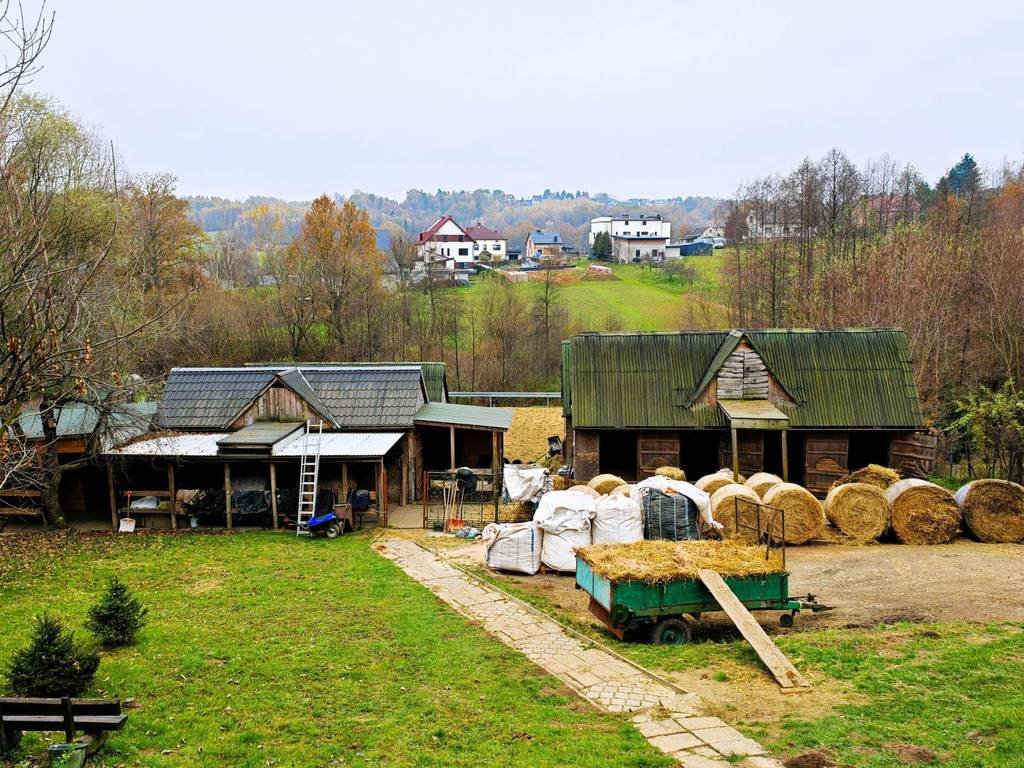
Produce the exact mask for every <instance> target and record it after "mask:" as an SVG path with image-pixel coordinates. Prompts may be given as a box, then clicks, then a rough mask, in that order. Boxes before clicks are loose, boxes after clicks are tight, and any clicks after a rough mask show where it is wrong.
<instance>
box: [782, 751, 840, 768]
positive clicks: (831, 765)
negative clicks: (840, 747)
mask: <svg viewBox="0 0 1024 768" xmlns="http://www.w3.org/2000/svg"><path fill="white" fill-rule="evenodd" d="M782 764H783V765H784V766H785V767H786V768H838V766H839V763H837V762H836V759H835V758H834V757H832V753H831V752H829V751H828V750H827V749H812V750H811V751H810V752H801V753H800V754H799V755H795V756H794V757H790V758H788V759H786V760H783V761H782Z"/></svg>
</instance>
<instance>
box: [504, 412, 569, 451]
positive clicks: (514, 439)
mask: <svg viewBox="0 0 1024 768" xmlns="http://www.w3.org/2000/svg"><path fill="white" fill-rule="evenodd" d="M564 434H565V422H564V421H563V420H562V409H561V407H559V406H526V407H522V408H513V409H512V426H510V427H509V429H508V432H506V433H505V455H506V456H508V457H509V458H511V459H523V460H524V461H532V460H533V459H534V458H535V457H537V456H546V455H547V452H548V437H549V436H550V435H559V436H562V435H564Z"/></svg>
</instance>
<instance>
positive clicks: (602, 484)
mask: <svg viewBox="0 0 1024 768" xmlns="http://www.w3.org/2000/svg"><path fill="white" fill-rule="evenodd" d="M625 483H626V481H625V480H623V479H622V478H621V477H619V476H618V475H598V476H597V477H595V478H594V479H592V480H591V481H590V482H589V483H587V485H588V486H590V487H591V488H593V489H594V490H595V491H597V492H598V494H600V495H601V496H604V495H605V494H606V493H610V492H611V491H612V490H614V489H615V488H618V487H619V486H620V485H624V484H625Z"/></svg>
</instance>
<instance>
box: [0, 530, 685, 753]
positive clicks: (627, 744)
mask: <svg viewBox="0 0 1024 768" xmlns="http://www.w3.org/2000/svg"><path fill="white" fill-rule="evenodd" d="M369 543H370V538H369V537H368V536H366V535H350V536H345V537H343V538H342V539H340V540H337V541H330V542H329V541H326V540H315V541H309V540H305V539H298V538H297V537H295V536H291V535H287V534H272V533H245V534H235V535H192V534H184V535H177V536H139V537H123V538H115V537H112V536H102V537H77V536H74V535H62V536H60V537H59V538H56V539H52V538H51V539H44V538H42V537H33V538H32V539H27V538H21V539H15V538H13V537H11V538H0V627H3V630H4V631H3V633H2V634H0V664H2V665H6V660H7V659H8V658H9V656H10V653H11V651H12V650H14V649H15V648H16V647H19V646H21V645H23V644H24V642H25V640H26V637H27V634H28V630H29V627H30V621H31V618H32V617H33V616H34V615H36V614H39V613H41V612H43V611H49V612H50V613H52V614H55V615H57V616H59V617H61V618H62V619H64V620H65V621H66V622H67V623H68V624H69V625H70V626H71V627H73V628H74V629H75V630H76V633H77V634H78V635H79V636H81V635H83V634H84V630H83V629H82V624H83V621H84V619H85V613H86V609H87V607H88V606H89V605H90V604H91V603H92V602H94V600H95V599H96V597H97V596H98V595H99V594H100V592H101V590H102V588H103V586H104V584H105V580H106V578H107V577H108V576H110V575H112V574H118V575H119V576H120V577H121V578H122V579H124V580H125V581H126V582H127V583H128V584H129V585H130V586H131V587H133V588H134V589H135V590H136V591H137V593H138V594H139V596H140V597H141V598H142V599H143V601H144V602H145V603H146V604H147V605H148V606H149V609H150V613H149V625H148V626H147V628H146V629H145V630H144V631H143V633H142V636H141V640H140V642H139V644H138V645H137V646H135V647H132V648H129V649H125V650H120V651H116V652H114V653H111V654H105V655H104V657H103V662H102V664H101V666H100V670H99V673H98V675H97V678H96V681H95V684H94V687H93V690H92V691H90V692H89V694H90V695H94V696H117V697H121V698H127V697H135V698H136V699H137V700H138V702H139V705H140V707H139V708H138V709H134V710H130V717H129V720H128V726H127V727H126V729H125V730H124V731H122V732H120V733H116V734H113V735H112V736H111V739H110V741H109V742H108V744H107V746H106V747H105V748H104V749H103V750H102V751H101V752H100V753H99V755H97V758H96V759H95V760H94V761H92V762H91V763H90V764H94V765H99V766H115V765H118V766H147V767H149V766H154V767H159V766H224V765H230V766H267V765H280V766H326V765H345V766H370V765H373V766H382V765H389V766H390V765H394V766H481V765H494V766H517V765H519V766H582V765H586V766H609V768H610V767H612V766H635V767H637V768H639V767H640V766H667V765H668V764H669V761H667V759H666V758H664V757H662V756H661V755H660V753H657V752H656V750H654V749H653V748H652V747H650V746H649V745H648V744H647V743H646V741H644V739H643V738H642V737H641V736H640V734H639V733H638V732H637V731H636V730H635V729H634V728H633V727H632V726H631V725H629V724H628V722H627V721H626V720H625V719H623V718H619V717H615V716H611V715H605V714H602V713H600V712H599V711H597V710H596V709H594V708H592V707H590V706H589V705H587V704H585V703H583V702H581V701H580V700H579V699H577V698H576V697H575V696H574V694H572V693H571V692H570V691H569V690H568V689H566V688H564V687H563V686H561V684H560V682H559V681H558V680H557V679H556V678H553V677H550V676H547V675H545V674H543V673H541V672H540V671H539V670H537V669H536V668H535V667H533V666H532V665H531V664H530V663H529V662H527V661H526V660H525V659H524V658H523V657H522V656H520V655H519V654H517V653H516V652H514V651H512V650H511V649H509V648H506V647H505V646H504V645H502V644H501V643H499V642H498V641H497V640H494V639H492V638H490V637H489V636H487V635H486V634H484V633H483V631H482V630H480V629H478V628H476V627H474V626H472V625H470V624H469V623H468V622H466V621H465V620H464V619H463V618H461V617H460V616H458V615H457V614H455V613H453V612H452V611H450V610H449V609H448V608H447V607H445V606H443V605H442V604H441V603H440V602H439V601H438V600H436V599H435V598H434V597H433V596H432V595H431V594H430V592H429V591H428V590H426V589H425V588H423V587H421V586H420V585H418V584H416V583H414V582H413V581H411V580H410V579H408V578H407V577H406V576H405V575H404V574H403V573H401V571H399V570H398V569H397V568H396V567H395V566H393V565H392V564H391V563H390V562H388V561H386V560H384V559H383V558H381V557H379V556H378V555H376V554H375V553H374V552H373V551H372V550H371V549H370V547H369ZM51 736H52V738H57V735H56V734H52V735H51ZM43 748H44V742H43V741H42V740H41V739H40V737H38V736H30V735H26V738H25V740H24V742H23V747H22V748H21V749H20V751H19V754H16V755H14V756H13V763H10V764H14V765H31V764H33V763H32V762H22V761H26V760H30V761H34V760H36V759H38V756H39V754H40V753H41V751H42V749H43ZM0 762H2V761H0Z"/></svg>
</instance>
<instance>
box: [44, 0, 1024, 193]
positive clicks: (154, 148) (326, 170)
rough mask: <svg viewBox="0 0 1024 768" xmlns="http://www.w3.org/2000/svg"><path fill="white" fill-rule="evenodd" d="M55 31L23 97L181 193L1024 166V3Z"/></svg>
mask: <svg viewBox="0 0 1024 768" xmlns="http://www.w3.org/2000/svg"><path fill="white" fill-rule="evenodd" d="M38 2H39V0H24V3H25V6H26V8H28V9H32V8H35V7H37V6H38ZM47 8H49V9H50V10H51V11H53V12H55V14H56V21H55V26H54V31H53V37H52V39H51V42H50V46H49V48H48V49H47V51H46V53H45V58H44V69H43V71H42V72H41V73H40V74H39V75H38V76H37V77H36V78H35V80H34V82H33V83H32V84H31V86H30V87H31V88H32V89H34V90H37V91H41V92H43V93H46V94H48V95H50V96H52V97H53V98H55V99H56V100H58V101H59V102H61V103H63V104H64V105H65V106H66V107H67V108H68V109H70V110H71V111H72V112H73V113H74V114H75V115H76V116H78V117H79V118H81V119H82V120H84V121H86V122H87V123H89V124H92V125H94V126H96V127H97V128H98V129H99V130H100V131H101V132H102V134H103V135H105V136H106V137H108V138H110V139H112V140H113V141H114V143H115V145H116V146H117V148H118V151H119V153H120V154H121V156H122V158H123V159H124V162H125V164H126V165H127V167H128V170H129V171H131V172H169V173H172V174H174V175H175V176H177V177H178V180H179V182H178V190H179V192H180V193H181V194H209V195H220V196H225V197H237V198H244V197H247V196H249V195H254V194H259V195H272V196H276V197H283V198H287V199H293V200H308V199H311V198H312V197H314V196H316V195H318V194H320V193H323V192H327V193H342V194H348V193H350V192H351V191H353V190H356V189H359V190H363V191H366V192H375V193H378V194H385V195H388V196H390V197H397V198H399V199H400V198H402V197H403V196H404V194H405V191H406V190H408V189H411V188H418V189H423V190H426V191H434V190H436V189H438V188H442V189H476V188H490V189H503V190H505V191H506V192H511V193H513V194H516V195H531V194H536V193H540V192H542V191H543V190H544V189H545V188H550V189H552V190H559V189H568V190H587V191H589V192H591V193H596V192H608V193H609V194H612V195H615V196H618V197H620V198H630V197H643V198H660V197H671V196H676V195H682V196H687V195H710V196H727V195H730V194H731V193H732V192H734V191H735V190H736V189H737V187H738V185H739V184H741V183H742V182H744V181H747V180H749V179H751V178H754V177H757V176H763V175H767V174H771V173H784V172H786V171H788V170H790V169H791V168H793V167H794V166H795V165H796V164H797V163H799V162H800V160H801V159H803V158H804V157H811V158H817V157H820V156H821V155H823V154H824V153H825V152H826V151H828V150H829V149H830V148H832V147H840V148H841V149H843V150H844V151H845V152H846V153H847V154H848V155H849V156H850V157H851V159H852V160H853V161H854V162H856V163H857V164H862V163H863V162H864V161H866V160H868V159H870V158H878V157H880V156H881V155H883V154H888V155H889V156H890V157H892V158H894V159H895V160H897V161H899V162H900V163H904V162H911V163H913V164H914V165H915V166H917V168H918V169H919V170H920V171H921V172H922V173H923V174H924V175H925V177H926V178H928V179H929V180H931V181H933V182H934V181H935V180H936V179H938V178H939V176H941V175H942V173H943V172H944V171H945V170H946V169H947V168H948V167H949V166H951V165H952V164H953V163H954V162H956V160H957V159H958V158H959V157H960V156H962V155H963V153H964V152H971V153H972V154H973V155H974V156H975V158H976V159H977V160H978V162H979V163H980V164H981V165H982V166H983V167H986V168H990V169H998V168H1000V167H1002V165H1003V164H1004V163H1005V162H1020V161H1021V159H1024V44H1022V43H1021V40H1022V33H1024V3H1021V2H1019V0H1016V1H1014V2H986V0H975V2H972V3H969V4H965V3H962V2H945V0H932V1H931V2H903V0H887V2H875V0H859V1H858V2H855V3H850V2H844V3H837V2H831V1H830V0H826V1H825V2H821V1H820V0H819V1H818V2H790V1H786V2H763V3H760V2H739V1H738V0H714V1H713V2H707V1H705V2H699V3H698V2H692V1H691V0H676V1H675V2H656V1H647V0H633V1H632V2H628V1H620V2H616V3H612V2H604V1H603V0H584V1H578V0H546V1H544V2H535V1H534V0H517V2H514V3H507V2H506V3H491V2H486V1H485V0H475V1H474V2H455V1H451V0H432V1H431V2H422V1H420V2H410V1H407V0H391V1H390V2H381V1H380V0H378V1H377V2H371V1H367V0H363V1H362V2H350V1H346V0H341V1H340V2H326V1H325V2H312V0H291V1H290V2H286V3H285V2H271V1H270V0H245V1H244V2H242V1H240V0H216V1H213V0H203V1H202V2H200V1H199V0H178V1H177V2H174V3H166V2H150V1H149V0H90V2H85V1H84V0H49V2H48V3H47Z"/></svg>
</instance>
